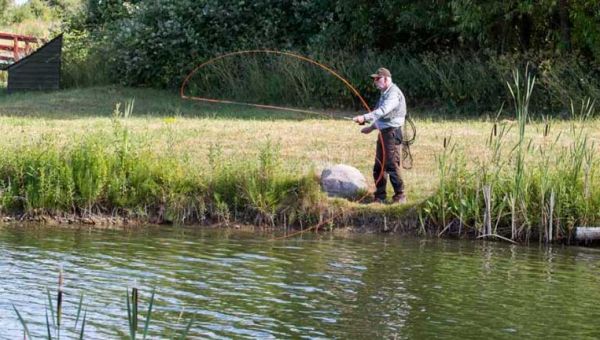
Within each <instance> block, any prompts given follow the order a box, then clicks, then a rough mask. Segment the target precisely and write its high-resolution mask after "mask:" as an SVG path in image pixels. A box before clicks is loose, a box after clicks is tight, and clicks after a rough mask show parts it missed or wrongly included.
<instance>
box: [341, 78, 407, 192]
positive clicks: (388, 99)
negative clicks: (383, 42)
mask: <svg viewBox="0 0 600 340" xmlns="http://www.w3.org/2000/svg"><path fill="white" fill-rule="evenodd" d="M371 78H373V83H374V85H375V86H376V87H377V88H378V89H379V91H381V96H380V97H379V101H378V102H377V106H376V107H375V109H374V110H373V111H371V112H369V113H367V114H364V115H359V116H355V117H354V118H352V120H353V121H355V122H356V123H358V124H360V125H363V124H364V123H365V122H367V121H369V122H371V121H372V122H373V123H372V124H371V125H370V126H367V127H364V128H362V129H361V130H360V132H362V133H365V134H368V133H371V132H372V131H373V130H379V133H380V134H381V137H382V139H383V145H382V143H381V142H380V139H379V138H378V140H377V149H376V153H375V165H374V166H373V178H374V179H375V186H376V187H377V190H376V191H375V195H374V201H375V202H378V203H384V202H385V200H386V195H387V193H386V185H387V176H388V175H389V177H390V182H391V183H392V187H393V189H394V196H393V197H392V201H393V202H394V203H406V195H405V194H404V182H403V181H402V178H401V176H400V166H401V165H400V161H401V159H402V152H401V148H400V145H401V143H402V126H403V125H404V119H405V117H406V101H405V100H404V94H402V91H400V89H399V88H398V86H396V84H394V83H393V82H392V74H391V73H390V71H389V70H388V69H386V68H383V67H382V68H380V69H378V70H377V72H376V73H375V74H372V75H371ZM384 155H385V162H384V159H383V158H384ZM382 165H384V166H385V168H384V170H385V173H383V174H382V176H381V178H380V175H381V172H382Z"/></svg>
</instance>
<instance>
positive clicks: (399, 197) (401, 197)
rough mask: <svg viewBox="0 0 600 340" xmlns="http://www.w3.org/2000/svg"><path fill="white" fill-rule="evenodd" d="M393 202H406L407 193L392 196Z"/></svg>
mask: <svg viewBox="0 0 600 340" xmlns="http://www.w3.org/2000/svg"><path fill="white" fill-rule="evenodd" d="M392 202H394V203H398V204H404V203H406V195H405V194H398V195H394V197H392Z"/></svg>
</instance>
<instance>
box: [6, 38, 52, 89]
mask: <svg viewBox="0 0 600 340" xmlns="http://www.w3.org/2000/svg"><path fill="white" fill-rule="evenodd" d="M62 38H63V37H62V34H61V35H59V36H58V37H56V38H54V39H52V40H50V41H49V42H48V43H46V44H45V45H43V46H42V47H40V48H39V49H37V50H36V51H35V52H33V53H31V54H30V55H28V56H27V57H25V58H23V59H20V60H19V61H17V62H16V63H14V64H10V65H8V66H5V67H4V69H5V70H6V71H8V85H7V92H8V93H12V92H17V91H31V90H58V89H59V86H60V60H61V52H62Z"/></svg>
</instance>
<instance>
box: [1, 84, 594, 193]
mask: <svg viewBox="0 0 600 340" xmlns="http://www.w3.org/2000/svg"><path fill="white" fill-rule="evenodd" d="M130 99H135V104H134V109H133V116H132V117H129V118H128V119H127V120H125V123H124V124H125V125H126V126H127V127H128V129H129V130H130V133H131V135H132V138H138V139H140V140H144V141H145V143H147V145H146V146H147V147H149V148H151V149H152V150H154V151H155V152H156V153H157V154H162V155H171V156H174V157H179V158H181V159H185V160H186V162H189V163H190V164H191V165H192V166H194V167H197V169H198V175H199V176H202V174H203V169H205V168H206V167H207V166H208V164H207V163H208V156H209V150H211V149H213V150H214V149H215V148H217V149H219V150H220V151H221V152H222V154H223V155H224V157H226V158H227V159H252V158H256V157H257V154H258V150H259V149H260V148H261V146H264V145H265V143H268V142H270V143H272V144H274V145H277V146H278V147H279V150H280V155H281V158H282V161H283V164H284V166H286V167H290V168H294V169H296V170H299V171H301V172H309V171H311V170H314V171H317V172H319V171H320V169H322V168H323V167H324V166H326V165H327V164H336V163H345V164H349V165H352V166H354V167H357V168H358V169H359V170H360V171H361V172H362V173H363V174H364V175H365V177H366V178H367V180H368V181H369V183H370V185H371V187H372V188H373V179H372V176H371V168H372V165H373V159H374V148H375V143H376V139H377V134H376V133H371V134H369V135H363V134H361V133H360V126H357V125H355V124H353V123H352V122H350V121H348V120H345V119H343V117H344V116H352V115H354V114H356V113H355V112H337V113H335V117H338V118H329V117H326V116H323V117H319V116H314V115H312V116H311V115H309V114H298V113H289V112H285V111H275V110H262V109H252V108H247V107H243V106H235V105H217V104H206V103H202V102H194V101H188V100H182V99H180V98H179V97H178V95H177V94H176V93H174V92H168V91H160V90H152V89H132V88H123V87H117V86H113V87H98V88H88V89H77V90H63V91H58V92H50V93H22V94H13V95H7V94H5V93H1V94H0V143H1V144H2V145H5V146H6V145H14V144H15V143H26V142H30V141H39V142H42V143H46V142H47V143H57V144H62V143H65V144H66V143H78V142H79V141H81V140H82V138H83V137H85V136H87V135H90V134H95V133H106V134H110V133H111V129H112V121H111V117H112V113H113V111H114V109H115V105H116V104H117V103H121V108H122V107H123V106H124V105H125V102H126V101H127V100H130ZM409 111H410V109H409ZM411 113H412V116H413V118H414V120H415V123H416V127H417V139H416V142H415V143H414V145H413V146H412V147H411V151H412V155H413V158H414V161H413V168H412V169H410V170H404V171H403V178H404V180H405V183H406V190H407V194H408V197H409V201H410V202H411V203H418V202H420V201H422V200H423V199H425V198H427V197H428V196H429V195H431V194H432V193H433V192H434V191H435V190H436V189H437V187H438V185H439V183H438V165H437V161H436V155H438V154H439V153H440V152H441V151H442V150H443V145H444V140H445V139H446V140H448V138H450V139H449V140H450V141H451V143H452V144H453V145H455V146H456V148H457V150H461V151H463V152H464V155H465V157H467V160H468V163H469V164H471V165H473V166H474V167H475V166H477V164H478V162H479V160H481V159H485V157H484V156H485V155H486V153H488V152H489V149H488V147H487V146H486V140H487V139H488V138H489V135H490V132H491V130H492V125H493V123H492V122H491V121H490V120H489V119H486V118H479V119H469V120H467V119H442V118H436V117H432V116H430V115H428V113H427V112H421V113H420V112H411ZM510 115H511V113H510V111H506V112H505V113H504V114H503V116H504V117H505V118H506V117H510ZM503 124H506V126H510V125H512V124H514V123H512V122H511V121H510V118H508V120H505V121H504V122H503ZM544 126H545V125H544V124H543V123H542V122H541V121H538V122H532V123H531V124H530V125H528V127H527V138H528V139H532V140H533V144H534V145H535V144H539V143H549V142H554V140H555V139H556V137H557V136H558V135H559V134H561V137H560V139H559V143H562V144H564V145H567V144H568V142H569V136H568V131H569V128H570V126H571V122H570V121H561V120H554V121H552V122H551V125H550V134H549V136H548V137H546V138H545V139H544V138H543V136H542V135H543V133H542V132H543V130H544ZM586 130H587V131H588V132H589V133H590V136H591V140H592V142H594V143H595V145H596V148H598V145H600V143H599V142H598V139H599V138H600V123H599V121H598V120H589V121H587V122H586ZM516 135H517V131H516V126H514V127H513V128H512V130H511V131H510V133H509V138H513V139H514V140H515V141H516V137H517V136H516ZM507 144H511V143H507Z"/></svg>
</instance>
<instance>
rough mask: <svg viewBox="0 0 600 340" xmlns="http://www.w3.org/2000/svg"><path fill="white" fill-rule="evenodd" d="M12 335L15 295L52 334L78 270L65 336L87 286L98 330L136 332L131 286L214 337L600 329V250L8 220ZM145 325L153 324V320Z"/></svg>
mask: <svg viewBox="0 0 600 340" xmlns="http://www.w3.org/2000/svg"><path fill="white" fill-rule="evenodd" d="M0 254H1V257H0V272H1V273H2V276H1V278H0V324H1V325H2V328H1V329H0V338H3V339H4V338H6V339H12V338H15V337H17V336H22V330H21V325H20V323H19V322H18V320H17V317H16V315H15V313H14V311H13V309H12V305H13V304H14V305H15V306H16V307H17V308H18V309H19V310H20V311H21V313H22V314H23V315H24V317H25V319H26V320H29V322H30V325H29V327H30V330H31V331H32V333H34V334H36V335H38V336H44V335H45V309H44V308H45V307H44V304H45V303H46V301H47V298H46V295H45V294H46V292H45V289H46V287H49V288H50V289H51V290H53V291H55V287H56V281H57V278H58V267H59V266H60V265H62V266H63V268H64V271H65V277H66V280H65V284H66V287H65V293H66V305H65V322H64V324H65V325H67V329H65V330H64V331H63V335H67V336H68V335H71V336H74V335H75V333H74V331H73V330H72V329H69V327H72V325H74V318H75V313H76V307H75V306H76V303H77V301H78V299H79V294H80V292H82V291H83V292H84V293H85V298H84V301H85V304H86V308H87V310H88V322H89V323H88V325H87V326H86V338H90V339H106V338H115V337H123V336H127V334H128V326H127V316H126V315H127V314H126V306H125V289H126V288H127V287H128V286H131V285H133V284H134V282H136V284H137V285H138V286H140V287H142V292H141V296H140V300H141V301H142V307H141V308H142V309H144V308H145V304H146V303H147V300H148V298H149V293H150V291H151V288H152V287H156V289H157V294H156V298H155V299H156V300H155V309H154V312H153V317H154V318H153V322H152V326H151V329H150V333H151V335H152V336H153V337H171V336H174V335H175V334H176V332H180V331H181V330H182V329H183V328H184V327H185V324H186V321H187V320H188V319H189V318H190V317H192V316H194V317H195V319H196V321H195V323H194V327H193V330H192V332H191V333H190V334H192V335H193V336H195V337H203V338H223V337H225V338H231V337H233V338H288V337H310V338H331V337H338V338H348V337H352V338H369V337H370V338H375V337H376V338H431V337H444V338H452V337H461V338H482V337H486V336H487V337H494V338H498V337H503V336H515V335H517V336H528V337H541V336H556V337H558V336H561V337H566V336H569V337H573V336H575V337H578V338H585V337H590V338H593V337H598V336H600V329H599V328H598V327H596V326H595V325H596V324H597V322H596V321H597V317H596V315H595V312H594V311H595V310H596V306H595V304H596V303H595V300H596V299H598V298H599V297H600V285H598V283H599V282H598V281H599V280H600V276H599V275H598V274H599V272H598V259H600V252H598V251H597V250H595V249H582V248H562V247H552V248H538V247H522V246H514V245H506V244H500V243H490V242H470V241H468V242H462V241H451V240H418V239H412V238H402V237H394V236H366V235H360V236H358V237H347V238H336V237H333V236H331V235H329V234H325V235H318V236H315V235H310V236H308V235H304V236H303V237H300V238H296V239H291V240H282V241H277V242H270V241H269V240H268V236H261V235H256V234H252V233H238V232H231V231H214V230H213V231H208V230H198V229H185V228H172V229H164V228H162V229H156V228H148V229H141V230H130V231H106V230H104V231H100V230H95V231H94V230H87V229H81V230H75V229H50V228H46V227H40V228H31V227H28V228H17V227H4V228H3V229H0ZM140 323H141V322H140Z"/></svg>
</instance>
